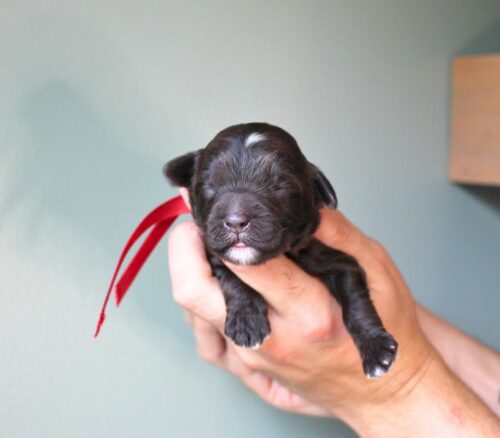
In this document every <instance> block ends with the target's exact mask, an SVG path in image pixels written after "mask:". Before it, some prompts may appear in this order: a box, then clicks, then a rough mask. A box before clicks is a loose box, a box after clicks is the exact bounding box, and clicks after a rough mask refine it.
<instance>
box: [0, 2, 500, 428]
mask: <svg viewBox="0 0 500 438" xmlns="http://www.w3.org/2000/svg"><path fill="white" fill-rule="evenodd" d="M499 14H500V9H499V8H498V1H497V0H474V1H465V0H439V1H436V0H426V1H421V0H418V1H417V0H414V1H408V0H407V1H390V0H379V1H372V0H358V1H348V0H343V1H305V0H304V1H259V2H249V1H245V2H242V1H240V2H236V1H232V0H227V1H197V2H191V1H175V2H174V1H127V2H111V1H80V2H71V1H59V2H56V1H43V2H42V1H31V2H26V1H20V0H17V1H1V3H0V61H1V62H0V199H1V204H0V288H1V289H0V324H1V329H0V436H2V437H9V438H15V437H235V436H236V437H245V438H246V437H256V436H260V437H272V438H279V437H286V438H289V437H307V438H309V437H329V436H339V437H340V436H351V432H349V431H348V430H347V428H345V427H344V426H342V425H340V424H339V423H335V422H329V421H325V420H317V419H308V418H303V417H298V416H293V415H288V414H284V413H280V412H278V411H276V410H274V409H271V408H269V407H267V406H266V405H264V404H263V403H261V402H260V401H259V400H258V399H257V398H256V397H254V396H253V395H251V394H250V393H248V392H247V391H246V390H245V389H244V388H243V387H242V386H241V385H240V384H239V383H238V382H237V381H236V380H235V379H233V378H232V377H230V376H228V375H226V374H225V373H222V372H220V371H218V370H215V369H213V368H211V367H210V366H208V365H205V364H204V363H202V362H201V361H200V360H198V358H197V356H196V354H195V352H194V346H193V340H192V336H191V331H190V329H189V327H188V326H187V325H186V324H185V323H184V322H183V317H182V312H181V311H180V310H179V308H177V307H176V306H175V305H174V303H173V301H172V299H171V297H170V292H169V280H168V277H167V274H166V256H165V246H162V247H161V249H159V250H158V251H157V252H156V253H155V255H154V256H153V258H152V259H151V260H150V262H149V263H148V264H147V266H146V267H145V269H144V270H143V272H142V273H141V276H140V278H139V279H138V281H137V282H136V284H135V285H134V287H133V291H132V292H131V293H130V296H127V299H126V300H125V302H124V304H123V306H122V308H121V309H120V310H119V311H115V309H110V312H109V315H108V320H107V324H106V325H105V327H104V331H103V333H102V337H100V338H99V339H98V340H97V341H95V340H93V339H92V336H91V335H92V331H93V329H94V323H95V320H96V317H97V313H98V309H99V306H100V304H101V300H102V298H103V295H104V292H105V289H106V286H107V282H108V280H109V277H110V274H111V272H112V269H113V267H114V263H115V260H116V258H117V256H118V253H119V250H120V248H121V245H122V244H123V243H124V242H125V239H126V237H127V236H128V234H129V232H130V231H131V230H132V228H133V227H134V226H135V224H136V222H137V221H138V219H140V217H141V216H142V215H143V214H144V213H145V212H147V211H148V210H149V209H150V208H151V207H153V206H154V205H156V204H157V203H159V202H161V201H162V200H164V199H166V198H167V197H169V196H171V195H172V194H173V193H174V192H173V190H172V189H170V188H168V187H167V186H166V184H165V182H164V181H163V179H162V176H161V172H160V171H161V167H162V165H163V163H164V162H165V161H166V160H167V159H169V158H171V157H173V156H175V155H177V154H180V153H182V152H184V151H187V150H189V149H194V148H198V147H201V146H203V145H205V144H206V143H207V141H208V140H209V139H210V138H211V136H212V135H214V134H215V133H216V132H217V131H218V130H219V129H221V128H223V127H225V126H227V125H229V124H232V123H236V122H241V121H269V122H273V123H276V124H279V125H282V126H283V127H284V128H286V129H288V130H290V131H291V132H292V133H293V134H294V135H295V136H296V137H297V139H298V140H299V143H300V144H301V145H302V147H303V150H304V151H305V153H306V154H307V155H308V156H309V157H310V159H311V160H312V161H314V162H316V163H317V164H319V165H321V167H322V168H323V169H324V170H325V172H326V173H327V174H328V176H329V177H330V178H331V180H332V181H333V183H334V185H335V187H336V189H337V191H338V194H339V199H340V205H341V208H342V209H343V210H344V211H345V212H346V213H347V214H348V215H349V216H350V217H351V218H352V219H353V220H354V221H355V222H356V223H358V224H359V225H360V226H361V227H362V228H364V229H365V230H366V231H367V232H369V233H371V234H372V235H373V236H375V237H377V238H378V239H380V240H381V241H382V242H383V243H384V244H385V245H386V246H387V247H388V248H389V250H390V251H391V253H392V254H393V255H394V258H395V259H396V261H397V263H398V264H399V265H400V267H401V269H402V271H403V273H404V274H405V276H406V278H407V280H408V282H409V284H410V285H411V288H412V289H413V291H414V293H415V296H416V297H417V298H418V299H419V300H421V301H422V302H424V303H425V304H427V305H428V306H429V307H430V308H432V309H433V310H434V311H436V312H438V313H439V314H441V315H443V316H445V317H447V318H448V319H450V320H451V321H453V322H454V323H456V324H457V325H459V326H460V327H462V328H463V329H465V330H467V331H468V332H470V333H472V334H473V335H475V336H478V337H479V338H481V339H482V340H484V341H486V342H488V343H489V344H490V345H492V346H494V347H496V348H499V347H500V339H499V336H498V333H499V332H500V330H499V323H498V309H499V308H500V294H499V284H500V273H499V266H500V207H499V205H500V194H499V190H500V189H488V188H487V189H481V190H475V189H470V188H469V189H466V188H462V187H457V186H453V185H452V184H450V183H449V182H448V181H447V179H446V160H447V150H448V137H449V135H448V122H449V97H450V96H449V85H450V82H449V73H450V67H449V63H450V59H451V57H452V55H454V54H456V53H461V52H468V53H474V52H475V51H491V50H499V49H500V48H499V47H498V45H497V44H498V43H499V42H500V32H499V29H500V25H499V23H500V21H499Z"/></svg>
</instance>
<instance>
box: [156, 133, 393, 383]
mask: <svg viewBox="0 0 500 438" xmlns="http://www.w3.org/2000/svg"><path fill="white" fill-rule="evenodd" d="M164 172H165V175H166V176H167V178H168V179H169V180H170V181H171V182H172V183H173V184H174V185H176V186H180V187H187V188H188V189H189V196H190V200H191V207H192V214H193V218H194V220H195V222H196V223H197V225H198V226H199V227H200V228H201V230H202V232H203V238H204V242H205V246H206V250H207V255H208V259H209V261H210V264H211V266H212V269H213V272H214V275H215V276H216V277H217V278H218V280H219V282H220V285H221V288H222V291H223V293H224V298H225V301H226V307H227V317H226V323H225V334H226V335H227V336H228V337H229V338H231V339H232V340H233V341H234V342H235V343H236V344H237V345H240V346H243V347H258V346H259V345H260V344H261V343H262V342H263V341H264V340H265V339H266V337H267V336H269V334H270V332H271V329H270V326H269V322H268V319H267V304H266V302H265V301H264V299H263V298H262V296H261V295H259V294H258V293H257V292H255V291H254V290H253V289H252V288H250V287H249V286H247V285H246V284H245V283H243V282H242V281H241V280H240V279H239V278H238V277H236V276H235V275H234V274H233V273H232V272H231V271H230V270H229V269H228V268H227V267H226V266H225V265H224V263H223V260H226V261H229V262H231V263H235V264H252V265H256V264H260V263H263V262H265V261H266V260H269V259H271V258H273V257H276V256H277V255H278V254H282V253H284V254H286V255H287V256H288V257H289V258H290V259H292V260H293V261H294V262H296V263H297V264H298V265H299V266H301V267H302V269H304V270H305V271H306V272H308V273H309V274H310V275H313V276H315V277H317V278H319V279H320V280H321V281H322V282H323V283H324V284H325V286H326V287H327V288H328V289H329V290H330V292H331V293H332V295H333V296H334V297H335V298H336V299H337V301H338V302H339V303H340V305H341V306H342V312H343V320H344V323H345V325H346V327H347V330H348V331H349V333H350V334H351V336H352V338H353V340H354V342H355V344H356V346H357V348H358V350H359V352H360V354H361V358H362V361H363V368H364V372H365V374H366V376H368V377H379V376H381V375H383V374H385V372H387V370H388V369H389V367H390V366H391V365H392V363H393V362H394V360H395V357H396V351H397V342H396V341H395V340H394V338H393V337H392V336H391V335H390V334H389V333H387V332H386V330H385V329H384V326H383V325H382V322H381V320H380V318H379V316H378V314H377V312H376V310H375V308H374V306H373V304H372V302H371V300H370V296H369V291H368V287H367V284H366V278H365V273H364V271H363V269H362V268H361V267H360V266H359V264H358V263H357V261H356V260H355V259H354V258H353V257H351V256H349V255H347V254H344V253H343V252H340V251H337V250H335V249H332V248H329V247H327V246H325V245H323V244H322V243H320V242H319V241H318V240H316V239H314V238H313V237H312V235H313V233H314V231H315V230H316V229H317V227H318V225H319V220H320V216H319V209H320V207H321V206H322V205H327V206H328V207H330V208H336V206H337V198H336V195H335V192H334V190H333V188H332V186H331V184H330V183H329V182H328V180H327V179H326V178H325V176H324V175H323V173H321V171H320V170H319V169H318V168H317V167H316V166H314V165H312V164H311V163H309V162H308V161H307V160H306V158H305V157H304V155H303V154H302V152H301V151H300V149H299V147H298V145H297V142H296V141H295V139H294V138H293V137H292V136H291V135H290V134H288V133H287V132H286V131H284V130H283V129H281V128H278V127H276V126H272V125H268V124H265V123H249V124H241V125H235V126H230V127H229V128H226V129H224V130H223V131H221V132H219V133H218V134H217V135H216V136H215V138H214V139H213V140H212V141H211V142H210V143H209V144H208V146H206V147H205V148H204V149H200V150H198V151H196V152H191V153H188V154H186V155H183V156H181V157H178V158H176V159H174V160H172V161H170V162H168V163H167V164H166V165H165V167H164Z"/></svg>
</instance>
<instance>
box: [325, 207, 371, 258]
mask: <svg viewBox="0 0 500 438" xmlns="http://www.w3.org/2000/svg"><path fill="white" fill-rule="evenodd" d="M320 213H321V222H320V225H319V228H318V230H317V231H316V233H315V237H316V238H318V239H319V240H321V241H322V242H323V243H324V244H325V245H328V246H330V247H332V248H335V249H338V250H340V251H343V252H345V253H347V254H350V255H352V256H353V257H356V258H358V257H360V256H362V255H363V253H364V252H365V251H366V249H367V246H368V244H369V243H368V242H369V240H370V239H369V237H367V236H366V235H365V234H363V233H362V232H361V231H360V230H359V229H358V228H357V227H356V226H354V225H353V224H352V223H351V222H350V221H349V220H348V219H347V218H346V217H345V216H344V215H343V214H342V213H341V212H340V211H337V210H330V209H328V208H322V209H321V212H320Z"/></svg>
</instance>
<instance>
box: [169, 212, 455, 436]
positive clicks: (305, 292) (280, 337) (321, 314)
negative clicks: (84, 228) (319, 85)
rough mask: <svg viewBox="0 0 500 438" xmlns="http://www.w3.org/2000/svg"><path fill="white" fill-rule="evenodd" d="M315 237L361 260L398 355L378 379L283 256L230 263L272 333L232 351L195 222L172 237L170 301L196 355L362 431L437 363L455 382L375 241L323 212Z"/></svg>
mask: <svg viewBox="0 0 500 438" xmlns="http://www.w3.org/2000/svg"><path fill="white" fill-rule="evenodd" d="M316 237H317V238H319V239H320V240H321V241H323V242H324V243H325V244H327V245H329V246H332V247H335V248H337V249H339V250H341V251H344V252H346V253H348V254H350V255H352V256H354V257H355V258H356V259H357V260H358V262H359V263H360V264H361V266H362V267H363V268H364V270H365V272H366V274H367V280H368V285H369V288H370V291H371V297H372V299H373V301H374V304H375V307H376V308H377V311H378V312H379V314H380V316H381V318H382V321H383V322H384V325H385V327H386V328H387V329H388V331H389V332H390V333H392V334H393V335H394V337H395V338H396V339H397V340H398V342H399V346H400V348H399V357H398V360H397V361H396V363H395V365H394V366H393V367H392V369H391V370H390V372H389V373H388V374H387V375H386V376H385V377H383V378H381V379H378V380H367V379H366V378H365V376H364V374H363V372H362V367H361V361H360V358H359V354H358V352H357V350H356V348H355V346H354V344H353V342H352V340H351V338H350V337H349V336H348V334H347V331H346V329H345V327H344V325H343V323H342V319H341V309H340V307H339V306H338V304H337V303H336V302H335V301H334V299H333V298H332V297H331V295H330V294H329V293H328V291H327V290H326V288H325V287H324V286H323V285H322V283H320V282H319V281H318V280H317V279H315V278H313V277H310V276H308V275H307V274H305V273H304V272H303V271H302V270H301V269H299V268H298V267H297V266H296V265H294V264H293V263H292V262H291V261H290V260H289V259H288V258H286V257H285V256H281V257H278V258H276V259H273V260H270V261H269V262H267V263H265V264H263V265H260V266H235V265H230V264H228V265H227V266H228V267H229V268H230V269H231V270H232V271H233V272H234V273H235V274H236V275H238V276H239V277H240V278H241V279H242V280H243V281H244V282H245V283H247V284H249V285H250V286H252V287H253V288H254V289H255V290H257V291H258V292H259V293H261V294H262V295H263V297H264V298H265V299H266V301H267V302H268V303H269V305H270V306H269V320H270V323H271V327H272V334H271V337H270V338H269V339H268V340H266V341H265V342H264V343H263V344H262V346H261V347H260V349H259V350H256V351H254V350H248V349H243V348H240V347H237V346H235V345H234V344H232V343H231V342H230V341H228V340H226V339H225V338H224V337H223V335H222V333H223V328H224V320H225V306H224V300H223V297H222V293H221V291H220V288H219V285H218V282H217V280H216V279H215V278H214V277H212V273H211V268H210V265H209V264H208V262H207V261H206V259H205V250H204V247H203V243H202V240H201V237H200V235H199V231H198V229H197V227H196V226H195V225H194V224H193V223H192V222H186V223H184V224H181V225H180V226H178V227H177V228H176V229H175V230H174V231H173V233H172V234H171V237H170V245H169V250H170V256H169V261H170V268H171V274H172V283H173V293H174V298H175V300H176V302H177V303H179V304H180V305H181V306H182V307H184V308H185V309H186V310H187V311H188V313H189V315H190V316H189V319H190V320H191V321H192V324H193V327H194V332H195V337H196V344H197V350H198V353H199V355H200V356H201V357H202V358H204V359H205V360H207V361H209V362H211V363H213V364H215V365H217V366H219V367H222V368H224V369H227V370H229V371H231V372H232V373H234V374H236V375H237V376H238V377H239V378H240V379H241V380H242V381H243V382H244V383H245V384H246V385H247V386H248V387H249V388H250V389H252V390H253V391H255V392H256V393H257V394H258V395H260V396H261V397H262V398H263V399H264V400H265V401H267V402H269V403H271V404H273V405H274V406H276V407H279V408H282V409H286V410H289V411H293V412H300V413H305V414H311V415H334V416H338V417H340V418H342V419H343V420H344V421H346V422H347V423H349V424H350V425H351V426H353V427H354V428H355V429H357V430H358V431H359V430H362V428H363V427H365V426H366V423H367V421H368V422H372V423H373V420H374V419H376V418H378V417H380V418H382V419H387V415H386V414H384V413H385V412H391V416H392V415H394V413H395V412H401V410H402V409H404V406H407V407H408V405H407V400H409V399H412V397H410V395H412V394H413V393H414V392H415V391H414V389H415V387H416V386H417V384H419V383H421V382H422V381H424V380H426V379H427V380H428V377H427V375H429V374H432V373H434V374H433V375H434V377H435V376H436V374H435V372H436V370H437V369H439V373H440V374H439V373H438V374H439V376H440V377H442V378H443V380H446V379H445V377H447V378H448V380H450V379H451V380H453V379H452V377H450V376H447V375H445V374H446V372H447V371H446V368H445V367H444V365H443V364H442V362H441V360H440V358H439V356H438V355H437V354H436V352H435V350H434V349H433V348H432V347H431V345H430V343H429V342H428V340H427V339H426V337H425V336H424V335H423V334H422V331H421V330H420V327H419V325H418V323H417V318H416V315H415V304H414V301H413V299H412V297H411V295H410V293H409V290H408V287H407V286H406V284H405V282H404V280H403V278H402V276H401V274H400V273H399V271H398V269H397V268H396V266H395V265H394V263H393V262H392V260H391V259H390V257H389V256H388V254H387V253H386V251H385V250H384V249H383V248H382V247H381V246H380V244H378V243H377V242H375V241H374V240H372V239H370V238H369V237H367V236H365V235H364V234H363V233H362V232H361V231H359V230H358V229H357V228H356V227H354V226H353V225H352V224H351V223H350V222H349V221H348V220H347V219H346V218H345V217H344V216H343V215H342V214H341V213H339V212H334V211H330V210H324V211H323V212H322V222H321V226H320V228H319V230H318V232H317V234H316ZM193 273H195V274H196V275H193ZM431 371H432V372H431ZM443 373H444V374H443Z"/></svg>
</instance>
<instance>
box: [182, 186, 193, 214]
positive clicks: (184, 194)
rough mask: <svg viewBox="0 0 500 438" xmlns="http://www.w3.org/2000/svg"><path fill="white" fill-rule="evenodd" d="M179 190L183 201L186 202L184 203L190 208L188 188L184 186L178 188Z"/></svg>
mask: <svg viewBox="0 0 500 438" xmlns="http://www.w3.org/2000/svg"><path fill="white" fill-rule="evenodd" d="M179 192H180V194H181V196H182V199H183V200H184V202H185V203H186V205H187V206H188V207H189V209H190V210H191V202H190V200H189V192H188V189H186V188H185V187H181V188H180V189H179Z"/></svg>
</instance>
